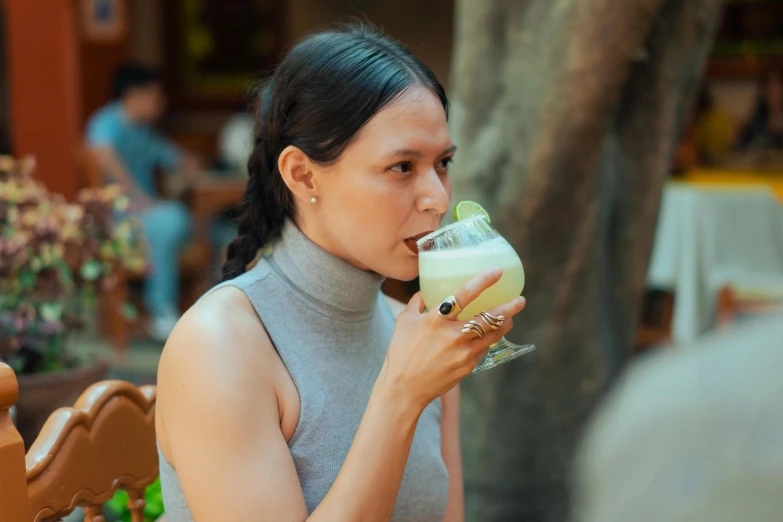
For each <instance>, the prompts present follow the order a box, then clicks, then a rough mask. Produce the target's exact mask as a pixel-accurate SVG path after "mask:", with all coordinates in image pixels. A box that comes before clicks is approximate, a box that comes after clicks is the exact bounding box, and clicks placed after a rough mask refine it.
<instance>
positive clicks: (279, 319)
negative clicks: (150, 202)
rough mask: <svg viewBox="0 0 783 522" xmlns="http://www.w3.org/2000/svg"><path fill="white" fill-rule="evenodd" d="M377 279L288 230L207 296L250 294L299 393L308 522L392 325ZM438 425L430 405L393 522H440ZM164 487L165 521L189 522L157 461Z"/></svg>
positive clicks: (346, 444) (343, 451)
mask: <svg viewBox="0 0 783 522" xmlns="http://www.w3.org/2000/svg"><path fill="white" fill-rule="evenodd" d="M382 279H383V278H382V277H381V276H379V275H377V274H373V273H369V272H365V271H363V270H360V269H358V268H356V267H354V266H352V265H350V264H348V263H346V262H344V261H342V260H340V259H338V258H336V257H334V256H332V255H331V254H329V253H327V252H326V251H324V250H322V249H321V248H320V247H318V246H317V245H315V244H314V243H312V242H311V241H310V240H309V239H307V237H306V236H305V235H304V234H303V233H302V232H301V231H300V230H299V229H298V228H297V227H296V225H294V224H293V223H291V222H290V221H289V222H288V223H286V226H285V228H284V230H283V234H282V239H281V240H280V241H279V242H278V243H277V244H276V245H275V247H274V249H273V251H272V253H271V255H268V256H265V257H263V258H262V259H261V260H260V261H259V262H258V263H257V264H256V265H255V266H254V267H253V268H252V269H250V270H249V271H248V272H247V273H245V274H243V275H241V276H239V277H237V278H236V279H233V280H231V281H227V282H225V283H221V284H220V285H218V286H216V287H215V288H213V289H212V290H211V291H214V290H216V289H218V288H220V287H222V286H226V285H231V286H235V287H237V288H239V289H240V290H241V291H242V292H244V293H245V295H247V297H248V299H249V300H250V302H251V303H252V304H253V307H254V308H255V311H256V313H257V314H258V317H259V318H260V320H261V322H262V324H263V326H264V328H265V329H266V332H267V333H268V335H269V338H270V339H271V341H272V343H273V344H274V346H275V348H276V350H277V352H278V354H279V355H280V358H281V359H282V361H283V363H284V364H285V366H286V368H287V369H288V372H289V373H290V375H291V378H292V379H293V382H294V384H295V385H296V388H297V390H298V392H299V400H300V403H301V407H300V414H299V423H298V425H297V427H296V430H295V432H294V434H293V436H292V437H291V440H290V441H289V443H288V448H289V449H290V451H291V455H292V456H293V460H294V465H295V466H296V471H297V474H298V475H299V481H300V483H301V485H302V490H303V492H304V497H305V501H306V502H307V510H308V513H312V512H313V510H315V508H316V507H317V506H318V504H319V503H320V502H321V500H322V499H323V498H324V496H325V495H326V493H327V492H328V491H329V488H331V486H332V484H333V483H334V480H335V478H336V477H337V474H338V472H339V471H340V468H341V467H342V465H343V462H344V461H345V457H346V455H347V453H348V449H349V448H350V447H351V443H352V442H353V439H354V436H355V435H356V430H357V428H358V427H359V422H360V421H361V419H362V416H363V415H364V411H365V409H366V407H367V402H368V400H369V397H370V392H371V391H372V388H373V385H374V383H375V380H376V379H377V377H378V374H379V373H380V370H381V366H382V365H383V362H384V358H385V355H386V350H387V348H388V346H389V342H390V341H391V336H392V331H393V329H394V317H393V315H392V312H391V310H390V309H389V307H388V306H387V304H386V302H385V300H384V299H383V296H382V294H381V292H380V288H381V282H382ZM440 421H441V405H440V401H439V400H436V401H434V402H433V403H432V404H430V405H429V406H428V407H427V408H426V410H425V411H424V413H423V414H422V416H421V418H420V420H419V423H418V426H417V428H416V433H415V436H414V439H413V445H412V447H411V452H410V455H409V457H408V461H407V465H406V468H405V474H404V476H403V480H402V484H401V486H400V491H399V494H398V496H397V501H396V504H395V506H394V513H393V515H392V518H391V520H392V521H393V522H436V521H438V522H440V521H442V520H443V515H444V512H445V509H446V501H447V496H448V473H447V470H446V466H445V464H444V462H443V458H442V455H441V446H440V442H441V437H440ZM193 429H194V430H195V429H198V426H193ZM160 478H161V486H162V489H163V500H164V504H165V507H166V518H167V520H168V522H190V521H192V520H193V519H192V516H191V514H190V511H189V510H188V506H187V499H186V498H185V496H184V495H183V493H182V490H181V489H180V485H179V480H178V478H177V472H176V470H175V469H174V468H173V467H172V466H171V465H170V464H169V463H168V462H166V459H165V458H164V457H163V455H162V454H160ZM225 501H226V502H230V501H231V499H225ZM259 520H265V518H264V516H263V513H259Z"/></svg>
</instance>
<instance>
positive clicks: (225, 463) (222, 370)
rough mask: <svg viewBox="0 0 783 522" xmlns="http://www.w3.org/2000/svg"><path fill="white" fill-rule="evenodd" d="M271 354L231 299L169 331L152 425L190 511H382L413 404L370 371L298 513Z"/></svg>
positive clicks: (412, 421) (229, 515)
mask: <svg viewBox="0 0 783 522" xmlns="http://www.w3.org/2000/svg"><path fill="white" fill-rule="evenodd" d="M230 291H234V290H233V289H231V290H230ZM221 292H225V291H221ZM237 292H238V291H237ZM232 308H233V310H232ZM226 310H231V311H230V312H227V311H226ZM251 314H252V315H251ZM276 357H277V355H276V352H275V351H274V348H273V346H272V343H271V342H270V340H269V338H268V336H267V335H266V334H265V332H264V330H263V328H262V327H261V326H260V324H259V323H258V319H257V318H256V317H255V314H254V313H253V312H252V311H249V312H248V311H245V313H242V314H240V313H237V310H236V307H228V306H210V307H198V308H197V309H194V310H191V311H190V312H188V314H186V316H185V317H184V318H183V320H182V321H181V322H180V324H179V325H178V326H177V328H176V329H175V331H174V332H173V334H172V336H171V338H170V340H169V343H168V345H167V346H166V350H165V351H164V354H163V357H162V358H161V365H160V370H159V390H158V408H159V412H160V414H161V415H160V417H159V419H158V420H159V424H158V425H159V429H160V430H161V431H163V432H165V438H166V444H165V447H167V448H168V450H169V453H168V456H169V457H170V458H171V460H172V461H173V462H172V464H173V465H174V466H175V467H176V469H177V474H178V477H179V480H180V484H181V486H182V490H183V492H184V494H185V496H186V498H187V501H188V507H189V508H190V510H191V513H192V515H193V517H194V519H195V520H198V521H200V522H211V521H221V520H275V521H280V522H289V521H290V522H301V521H304V520H310V521H313V522H319V521H329V522H334V521H340V522H351V521H357V522H358V521H362V522H372V521H387V520H389V518H390V517H391V512H392V510H393V508H394V502H395V499H396V497H397V492H398V489H399V486H400V482H401V480H402V474H403V471H404V469H405V464H406V462H407V456H408V454H409V452H410V447H411V443H412V441H413V434H414V432H415V429H416V424H417V422H418V418H419V415H420V414H421V411H420V407H419V406H418V405H416V404H413V403H408V402H406V401H405V400H404V395H402V394H400V393H397V392H396V391H395V390H393V389H391V388H390V387H388V386H387V385H385V384H384V381H383V380H379V381H378V384H376V387H375V389H374V390H373V393H372V395H371V397H370V401H369V404H368V406H367V409H366V411H365V414H364V417H363V419H362V422H361V424H360V426H359V429H358V432H357V434H356V437H355V439H354V442H353V445H352V446H351V449H350V451H349V453H348V456H347V458H346V460H345V463H344V464H343V467H342V470H341V471H340V473H339V475H338V477H337V479H336V481H335V483H334V484H333V485H332V488H331V489H330V491H329V493H328V494H327V495H326V497H325V498H324V499H323V501H322V502H321V504H320V505H319V506H318V508H317V509H316V510H315V512H314V513H313V514H312V515H310V517H308V514H307V508H306V505H305V500H304V496H303V494H302V489H301V485H300V484H299V479H298V476H297V473H296V469H295V467H294V463H293V459H292V457H291V453H290V451H289V449H288V444H287V441H286V439H285V437H284V435H283V432H282V430H281V427H280V421H281V417H280V415H281V411H280V409H279V407H278V398H277V395H276V392H275V389H276V386H275V379H278V378H279V373H276V372H275V371H274V368H275V367H276V365H277V364H282V362H280V361H279V359H277V360H275V358H276ZM163 446H164V445H163V444H162V447H163ZM164 451H165V449H164ZM171 522H176V521H171Z"/></svg>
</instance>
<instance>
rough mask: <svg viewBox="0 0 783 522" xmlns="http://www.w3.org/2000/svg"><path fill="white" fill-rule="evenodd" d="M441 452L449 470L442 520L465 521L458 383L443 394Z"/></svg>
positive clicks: (450, 521)
mask: <svg viewBox="0 0 783 522" xmlns="http://www.w3.org/2000/svg"><path fill="white" fill-rule="evenodd" d="M441 400H442V401H443V420H442V421H441V428H440V430H441V452H442V453H443V460H444V461H445V462H446V468H447V469H448V470H449V502H448V504H447V505H446V516H445V517H444V518H443V522H465V500H464V497H465V494H464V483H463V474H462V449H461V447H460V441H459V408H460V398H459V384H458V385H457V386H455V387H454V389H452V390H451V391H450V392H448V393H447V394H446V395H444V396H443V398H442V399H441Z"/></svg>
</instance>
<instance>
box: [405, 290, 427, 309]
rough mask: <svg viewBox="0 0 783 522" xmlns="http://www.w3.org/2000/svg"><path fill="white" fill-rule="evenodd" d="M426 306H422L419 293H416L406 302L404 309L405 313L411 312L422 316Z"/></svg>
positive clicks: (422, 301)
mask: <svg viewBox="0 0 783 522" xmlns="http://www.w3.org/2000/svg"><path fill="white" fill-rule="evenodd" d="M426 309H427V306H426V305H425V304H424V298H423V297H422V296H421V292H416V293H415V294H413V297H411V300H410V301H408V305H407V306H406V307H405V311H406V312H407V311H412V312H416V313H419V314H423V313H424V310H426Z"/></svg>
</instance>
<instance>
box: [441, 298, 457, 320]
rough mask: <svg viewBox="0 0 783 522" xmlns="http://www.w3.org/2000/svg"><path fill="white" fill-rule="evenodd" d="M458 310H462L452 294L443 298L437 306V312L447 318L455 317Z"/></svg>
mask: <svg viewBox="0 0 783 522" xmlns="http://www.w3.org/2000/svg"><path fill="white" fill-rule="evenodd" d="M460 312H462V307H461V306H460V305H459V303H458V302H457V299H456V298H455V297H454V296H453V295H452V296H449V297H447V298H446V299H444V300H443V302H442V303H441V304H440V306H439V307H438V313H439V314H440V315H442V316H443V317H447V318H448V319H455V318H456V317H457V316H458V315H459V314H460Z"/></svg>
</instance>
